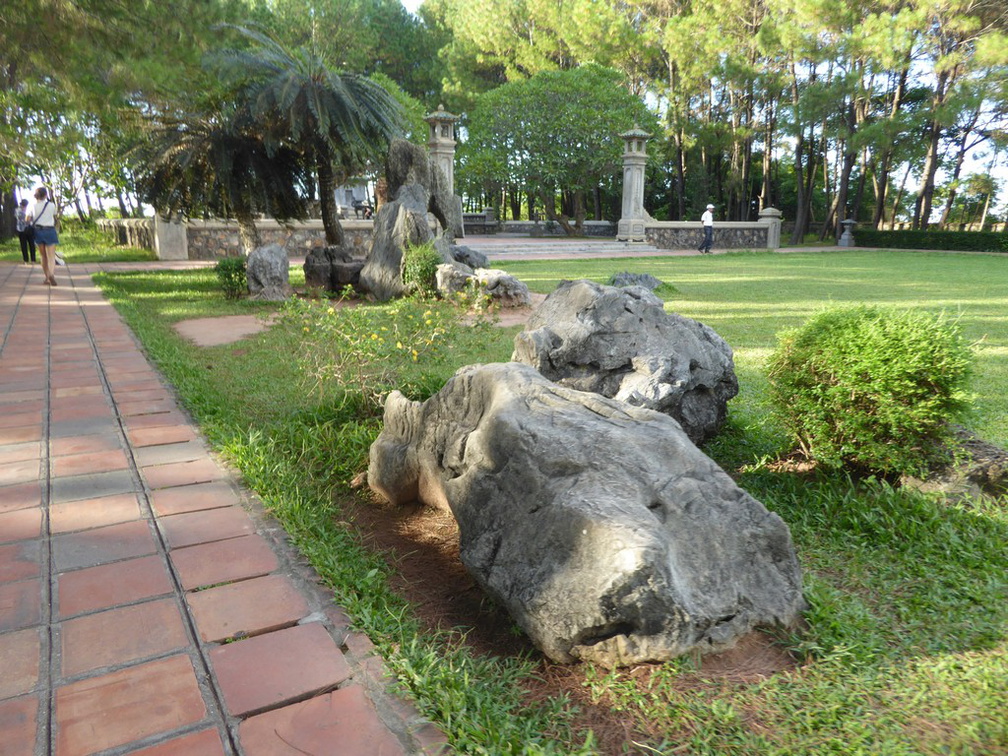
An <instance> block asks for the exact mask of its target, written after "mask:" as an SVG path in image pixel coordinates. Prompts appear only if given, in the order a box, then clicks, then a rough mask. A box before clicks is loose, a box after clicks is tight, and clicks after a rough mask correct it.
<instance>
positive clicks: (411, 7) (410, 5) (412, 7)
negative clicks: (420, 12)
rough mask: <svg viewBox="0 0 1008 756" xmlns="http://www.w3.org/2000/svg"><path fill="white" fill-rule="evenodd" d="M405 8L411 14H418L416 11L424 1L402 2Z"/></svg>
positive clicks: (409, 0) (404, 0)
mask: <svg viewBox="0 0 1008 756" xmlns="http://www.w3.org/2000/svg"><path fill="white" fill-rule="evenodd" d="M402 4H403V8H405V9H406V10H408V11H409V12H410V13H416V9H417V8H419V7H420V6H421V5H422V4H423V0H402Z"/></svg>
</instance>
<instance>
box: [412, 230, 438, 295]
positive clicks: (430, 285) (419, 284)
mask: <svg viewBox="0 0 1008 756" xmlns="http://www.w3.org/2000/svg"><path fill="white" fill-rule="evenodd" d="M443 262H444V260H442V259H441V253H440V252H438V251H437V249H435V248H434V245H433V244H431V243H430V242H428V243H427V244H421V245H420V246H418V247H413V246H410V245H407V246H406V249H405V250H403V261H402V280H403V284H404V285H405V286H406V289H407V291H409V292H410V293H414V294H419V295H420V296H422V297H432V296H434V294H435V292H436V291H437V266H438V265H440V264H441V263H443Z"/></svg>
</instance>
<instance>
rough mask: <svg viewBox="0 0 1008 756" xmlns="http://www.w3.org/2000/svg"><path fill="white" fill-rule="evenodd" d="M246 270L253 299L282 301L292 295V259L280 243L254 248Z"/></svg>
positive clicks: (250, 294)
mask: <svg viewBox="0 0 1008 756" xmlns="http://www.w3.org/2000/svg"><path fill="white" fill-rule="evenodd" d="M245 270H246V275H247V277H248V290H249V296H250V297H251V298H252V299H264V300H268V301H271V302H282V301H283V300H285V299H287V298H288V297H289V296H290V295H291V293H292V289H291V286H290V259H289V258H288V257H287V251H286V250H285V249H284V248H283V247H281V246H280V245H279V244H269V245H267V246H265V247H257V248H256V249H254V250H252V254H250V255H249V258H248V261H247V262H246V264H245Z"/></svg>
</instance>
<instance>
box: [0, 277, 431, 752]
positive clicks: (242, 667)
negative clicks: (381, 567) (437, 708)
mask: <svg viewBox="0 0 1008 756" xmlns="http://www.w3.org/2000/svg"><path fill="white" fill-rule="evenodd" d="M57 279H58V281H59V285H58V286H57V287H55V288H50V287H48V286H44V285H42V283H41V282H42V276H41V270H40V268H39V266H37V265H36V266H32V267H27V266H22V265H20V264H17V265H15V264H0V756H22V755H23V756H34V755H42V754H46V755H48V754H56V756H82V755H83V754H103V755H105V756H114V755H117V754H126V753H130V754H144V755H145V756H155V755H156V756H169V755H176V754H177V755H178V756H182V755H184V756H204V755H206V756H209V755H211V754H214V755H217V754H245V755H247V756H266V755H270V756H272V755H274V754H276V755H279V754H302V755H303V754H315V755H316V756H323V755H325V754H340V755H341V756H354V755H356V754H367V755H368V756H371V755H372V754H382V755H383V756H394V755H395V754H411V753H436V752H438V751H439V750H440V748H441V746H442V744H443V743H444V738H443V736H442V735H441V734H440V733H439V732H438V731H437V730H436V728H434V727H433V726H432V725H430V724H428V723H426V722H425V721H424V720H422V719H421V718H420V717H419V716H418V715H417V714H416V711H415V710H414V709H413V708H412V706H411V705H409V704H408V703H406V702H404V701H402V700H401V699H399V698H397V697H396V696H395V695H394V694H393V693H392V692H391V687H390V684H389V681H388V678H387V677H385V676H384V674H383V665H382V661H381V659H380V658H378V657H377V656H376V655H374V653H373V647H372V646H371V644H370V642H369V641H368V639H367V638H366V637H364V636H362V635H360V634H357V633H354V632H351V631H350V630H349V629H348V626H347V620H346V617H345V615H344V614H343V613H342V612H341V611H340V609H339V608H338V607H337V606H335V604H334V603H333V601H332V599H331V597H329V596H327V595H325V594H324V593H323V592H322V591H321V590H320V589H319V588H318V587H317V585H316V583H317V578H315V576H314V573H312V572H311V570H310V569H309V568H308V567H306V565H305V564H304V563H303V561H302V560H300V559H299V558H298V557H297V555H296V554H295V552H294V551H293V549H292V548H290V546H289V545H288V544H287V542H286V541H285V540H284V535H283V533H282V531H281V530H280V529H279V527H278V526H277V525H276V524H275V523H273V522H271V521H270V520H269V518H268V517H265V516H263V515H262V513H261V509H260V508H259V507H258V504H257V503H256V502H255V500H254V499H253V498H252V497H250V496H249V495H248V494H247V493H245V492H243V491H242V490H241V489H240V488H239V487H238V486H237V485H236V484H235V483H234V482H233V480H232V478H231V474H230V473H229V472H228V471H227V470H226V469H225V468H223V467H222V466H221V465H219V464H218V463H217V462H216V461H215V459H214V458H213V456H212V455H211V454H210V453H209V452H208V450H207V447H206V446H205V444H204V442H203V440H202V438H201V437H200V435H199V431H198V429H197V428H195V427H194V426H193V425H192V423H191V422H190V421H189V419H188V418H187V417H186V415H185V414H184V413H183V412H182V411H181V410H180V409H179V407H178V405H177V403H176V400H175V396H174V394H173V393H172V391H171V390H170V389H169V388H168V387H167V386H166V385H165V383H164V382H163V381H162V378H161V376H160V375H159V374H158V373H157V372H156V371H155V370H154V368H153V367H151V365H150V364H149V363H148V362H147V360H146V358H145V357H144V355H143V353H142V352H141V351H140V349H139V347H138V345H137V343H136V342H135V340H134V339H133V336H132V334H131V333H130V331H129V329H128V328H127V327H126V326H125V325H124V323H123V322H122V320H121V319H120V318H119V316H118V314H117V313H116V312H115V310H114V309H113V308H112V307H111V306H110V305H109V304H107V303H106V302H105V300H104V299H103V298H102V296H101V294H100V293H99V292H98V291H97V290H96V289H95V288H94V286H93V285H92V283H91V280H90V277H89V276H88V275H86V273H85V271H84V269H83V268H80V267H79V266H78V267H76V268H71V269H70V270H68V269H67V268H59V269H58V270H57ZM235 639H238V640H235ZM228 641H232V642H228Z"/></svg>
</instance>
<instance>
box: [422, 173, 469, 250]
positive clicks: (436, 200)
mask: <svg viewBox="0 0 1008 756" xmlns="http://www.w3.org/2000/svg"><path fill="white" fill-rule="evenodd" d="M430 172H431V193H430V203H429V205H428V209H429V210H430V212H431V213H432V214H433V215H434V217H435V218H437V219H438V222H439V223H440V224H441V228H443V229H444V230H445V234H446V235H447V236H448V237H449V238H452V239H460V238H462V237H463V236H465V228H464V227H463V225H462V198H461V197H459V196H458V195H455V194H451V193H450V192H449V191H448V178H447V177H446V176H445V174H444V171H442V170H441V166H439V165H438V164H437V163H435V162H434V161H433V160H432V161H430Z"/></svg>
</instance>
